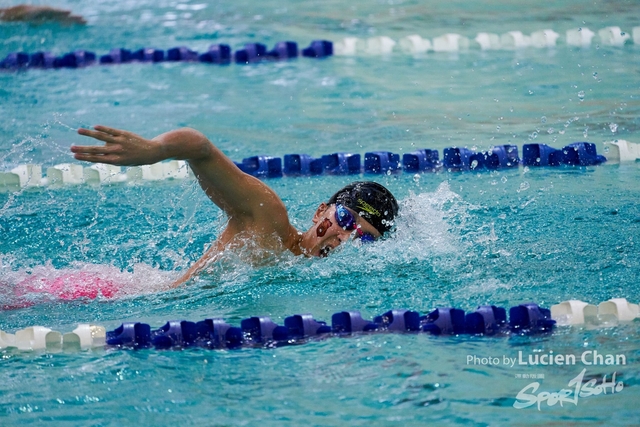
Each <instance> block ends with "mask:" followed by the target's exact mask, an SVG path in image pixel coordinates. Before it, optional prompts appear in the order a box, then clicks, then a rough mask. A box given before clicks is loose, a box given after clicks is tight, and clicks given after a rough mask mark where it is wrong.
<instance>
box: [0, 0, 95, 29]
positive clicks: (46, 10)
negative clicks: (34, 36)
mask: <svg viewBox="0 0 640 427" xmlns="http://www.w3.org/2000/svg"><path fill="white" fill-rule="evenodd" d="M0 21H8V22H29V23H32V24H42V23H45V22H59V23H61V24H80V25H84V24H86V23H87V21H85V20H84V18H83V17H82V16H78V15H72V14H71V12H70V11H68V10H64V9H57V8H54V7H49V6H29V5H24V4H23V5H18V6H14V7H8V8H5V9H0Z"/></svg>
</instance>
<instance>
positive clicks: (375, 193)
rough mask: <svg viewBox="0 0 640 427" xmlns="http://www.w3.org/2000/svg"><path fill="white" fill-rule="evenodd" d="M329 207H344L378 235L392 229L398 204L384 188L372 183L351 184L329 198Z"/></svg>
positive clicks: (359, 182)
mask: <svg viewBox="0 0 640 427" xmlns="http://www.w3.org/2000/svg"><path fill="white" fill-rule="evenodd" d="M328 204H329V205H334V204H341V205H343V206H346V207H348V208H350V209H352V210H353V211H355V212H356V213H357V214H358V215H360V216H361V217H362V218H363V219H364V220H366V221H367V222H368V223H369V224H371V225H372V226H373V227H374V228H375V229H376V230H378V232H380V234H384V233H385V232H387V231H389V230H391V229H392V227H393V225H394V219H395V217H396V215H398V202H397V201H396V198H395V197H393V194H391V192H390V191H389V190H387V189H386V188H385V187H384V186H382V185H380V184H378V183H377V182H373V181H358V182H353V183H351V184H349V185H347V186H346V187H344V188H342V189H341V190H339V191H338V192H337V193H336V194H334V195H333V196H331V198H330V199H329V202H328Z"/></svg>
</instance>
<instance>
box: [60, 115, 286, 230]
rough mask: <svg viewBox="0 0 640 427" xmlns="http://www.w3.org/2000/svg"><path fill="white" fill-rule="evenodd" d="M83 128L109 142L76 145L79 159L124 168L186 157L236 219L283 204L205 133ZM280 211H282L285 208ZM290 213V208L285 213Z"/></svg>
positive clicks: (211, 194)
mask: <svg viewBox="0 0 640 427" xmlns="http://www.w3.org/2000/svg"><path fill="white" fill-rule="evenodd" d="M94 129H95V130H90V129H82V128H81V129H78V133H79V134H80V135H84V136H89V137H91V138H94V139H97V140H99V141H103V142H104V143H105V145H103V146H76V145H74V146H71V151H72V152H73V153H74V157H75V158H76V159H77V160H84V161H87V162H93V163H106V164H111V165H118V166H138V165H148V164H153V163H157V162H160V161H162V160H167V159H176V160H186V161H187V162H188V163H189V166H191V169H192V170H193V172H194V173H195V175H196V177H197V178H198V181H199V183H200V186H201V187H202V189H203V190H204V191H205V193H206V194H207V196H209V198H210V199H211V200H212V201H213V202H214V203H215V204H216V205H218V206H219V207H220V208H221V209H222V210H224V211H225V212H226V213H227V214H228V215H229V216H230V217H231V219H234V220H243V219H246V218H247V217H251V216H253V215H254V214H256V213H257V212H258V211H260V212H264V211H265V208H266V210H267V211H268V209H269V208H278V207H280V206H282V208H284V206H283V205H282V202H281V201H280V199H279V198H278V196H277V195H276V194H275V193H274V192H273V190H271V189H270V188H269V187H267V186H266V185H265V184H264V183H263V182H261V181H260V180H258V179H256V178H254V177H252V176H250V175H247V174H245V173H243V172H242V171H241V170H240V169H239V168H238V167H237V166H236V165H235V164H234V163H233V162H232V161H231V159H229V158H228V157H227V156H226V155H224V153H223V152H222V151H220V150H219V149H218V148H217V147H216V146H215V145H213V144H212V143H211V142H210V141H209V140H208V139H207V137H206V136H204V135H203V134H202V133H200V132H198V131H196V130H194V129H189V128H183V129H177V130H172V131H169V132H166V133H163V134H161V135H158V136H157V137H155V138H153V139H146V138H143V137H141V136H140V135H136V134H135V133H132V132H128V131H124V130H120V129H114V128H110V127H107V126H95V127H94ZM279 210H280V209H278V211H279ZM285 215H286V211H285Z"/></svg>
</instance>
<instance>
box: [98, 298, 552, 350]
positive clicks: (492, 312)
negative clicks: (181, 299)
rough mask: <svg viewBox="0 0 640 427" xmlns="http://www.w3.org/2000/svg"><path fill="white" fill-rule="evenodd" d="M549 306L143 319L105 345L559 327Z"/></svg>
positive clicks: (261, 343)
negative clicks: (157, 322)
mask: <svg viewBox="0 0 640 427" xmlns="http://www.w3.org/2000/svg"><path fill="white" fill-rule="evenodd" d="M555 323H556V322H555V320H553V319H552V318H551V312H550V310H548V309H546V308H542V307H539V306H538V305H537V304H535V303H526V304H522V305H519V306H515V307H512V308H511V309H509V321H508V322H507V316H506V310H505V309H504V308H501V307H496V306H480V307H478V308H477V309H476V311H474V312H471V313H468V314H465V312H464V310H461V309H459V308H454V307H439V308H436V309H435V310H433V311H431V312H430V313H428V314H426V315H424V316H420V314H419V313H418V312H416V311H410V310H390V311H387V312H386V313H384V314H382V315H380V316H376V317H374V318H373V320H368V319H364V318H363V317H362V315H361V314H360V312H359V311H355V310H354V311H341V312H338V313H334V314H333V315H332V316H331V326H328V325H327V324H326V323H325V322H323V321H318V320H315V319H314V318H313V316H312V315H310V314H296V315H293V316H289V317H287V318H285V320H284V325H278V324H276V323H275V322H274V321H273V320H271V318H269V317H266V316H262V317H260V316H257V317H249V318H246V319H243V320H242V321H241V322H240V328H238V327H233V326H231V325H229V324H227V323H225V322H224V320H222V319H205V320H204V321H200V322H190V321H186V320H175V321H169V322H167V323H166V324H165V325H164V326H162V327H161V328H159V329H156V330H152V329H151V327H150V326H149V325H147V324H145V323H137V322H136V323H134V322H131V323H123V324H122V325H121V326H120V327H118V328H116V329H115V330H113V331H109V332H107V333H106V337H107V338H106V346H107V347H114V348H132V349H143V348H152V347H153V348H156V349H159V350H163V349H171V348H174V349H180V348H188V347H204V348H210V349H225V348H226V349H235V348H241V347H248V348H251V347H279V346H283V345H289V344H302V343H304V342H307V341H310V340H314V339H325V338H329V337H334V336H349V335H358V334H367V333H383V332H390V333H414V334H420V333H426V334H430V335H435V336H459V335H474V336H477V335H497V334H500V335H504V336H508V335H533V334H548V333H551V332H552V331H553V329H554V327H555Z"/></svg>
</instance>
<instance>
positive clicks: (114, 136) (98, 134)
mask: <svg viewBox="0 0 640 427" xmlns="http://www.w3.org/2000/svg"><path fill="white" fill-rule="evenodd" d="M93 128H94V129H95V130H91V129H84V128H79V129H78V133H79V134H80V135H84V136H89V137H91V138H94V139H97V140H99V141H104V142H106V143H126V142H129V141H131V140H132V139H142V138H141V137H140V136H139V135H136V134H134V133H132V132H128V131H126V130H121V129H116V128H110V127H108V126H101V125H96V126H94V127H93Z"/></svg>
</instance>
